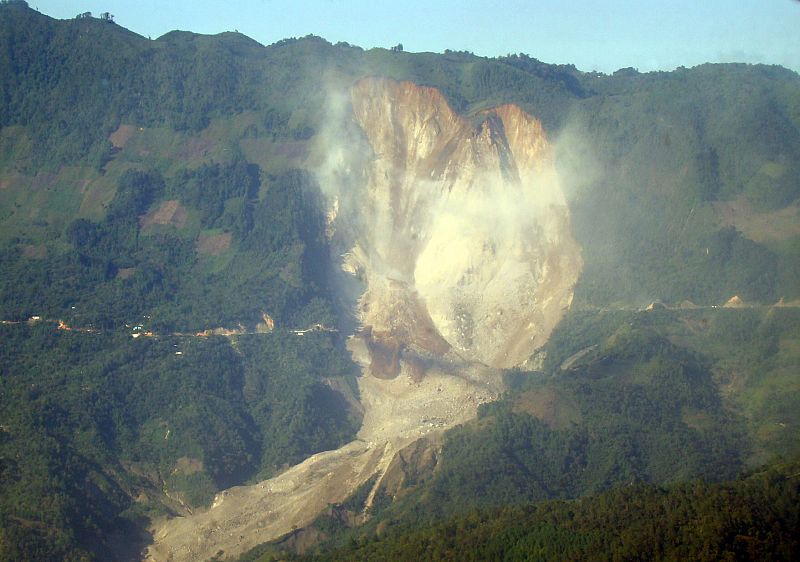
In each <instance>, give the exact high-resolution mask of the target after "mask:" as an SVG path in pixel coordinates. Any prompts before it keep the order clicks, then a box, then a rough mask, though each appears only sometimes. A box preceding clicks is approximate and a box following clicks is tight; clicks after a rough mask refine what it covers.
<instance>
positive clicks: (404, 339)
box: [147, 79, 581, 561]
mask: <svg viewBox="0 0 800 562" xmlns="http://www.w3.org/2000/svg"><path fill="white" fill-rule="evenodd" d="M350 100H351V101H350V108H351V109H352V117H351V119H352V118H353V117H354V118H355V123H356V124H357V126H358V127H359V131H358V132H357V134H358V135H359V139H358V140H355V141H354V142H353V143H350V142H347V141H346V140H345V142H342V143H341V145H340V146H338V147H337V148H338V154H339V155H340V156H342V157H341V158H340V160H339V162H338V165H336V166H328V167H325V166H321V167H320V170H319V174H318V175H319V176H320V185H321V186H322V187H323V190H324V191H326V195H327V196H328V197H329V201H330V204H331V211H330V212H329V213H328V218H329V224H328V233H329V243H330V247H331V253H332V258H333V259H332V261H333V263H334V264H335V265H336V267H337V270H338V273H337V275H338V283H339V284H338V289H339V292H340V297H341V300H342V302H343V303H345V306H344V307H343V310H342V311H343V314H344V315H350V316H351V319H354V320H355V324H356V330H355V334H354V335H353V336H351V337H350V338H349V339H348V341H347V346H348V349H349V351H350V353H351V355H352V357H353V359H354V360H355V361H356V362H357V363H358V364H359V365H360V366H361V367H362V376H361V377H360V378H359V382H358V384H359V399H360V402H361V405H362V407H363V411H364V418H363V424H362V427H361V430H360V431H359V433H358V438H357V440H355V441H353V442H351V443H349V444H347V445H345V446H343V447H341V448H340V449H337V450H335V451H328V452H325V453H319V454H317V455H314V456H313V457H311V458H309V459H307V460H306V461H304V462H302V463H300V464H299V465H297V466H294V467H292V468H290V469H288V470H287V471H285V472H284V473H282V474H280V475H279V476H277V477H275V478H272V479H270V480H267V481H264V482H261V483H259V484H256V485H253V486H240V487H236V488H233V489H231V490H228V491H225V492H222V493H221V494H219V495H218V496H217V497H216V499H215V501H214V503H213V505H212V507H211V508H209V509H208V510H205V511H202V512H197V513H195V514H193V515H190V516H187V517H177V518H173V519H171V520H167V521H161V522H159V523H157V524H156V525H155V526H154V528H153V537H154V540H155V543H154V544H153V545H152V546H151V547H150V548H149V549H148V552H147V560H149V561H165V560H171V561H178V560H198V559H207V558H210V557H212V556H214V555H215V554H217V553H218V552H219V551H224V553H225V555H227V556H231V555H237V554H240V553H242V552H244V551H246V550H247V549H249V548H252V547H253V546H255V545H257V544H259V543H263V542H266V541H269V540H274V539H276V538H278V537H280V536H282V535H285V534H287V533H289V532H290V531H292V530H293V529H295V528H298V527H302V526H305V525H308V524H309V523H311V522H312V521H313V520H314V518H315V517H316V516H317V515H318V514H319V513H320V512H321V511H322V510H323V509H324V508H325V507H327V506H328V505H329V504H332V503H338V502H342V501H343V500H344V499H346V498H347V497H348V496H349V495H350V494H352V493H353V492H354V491H355V490H356V489H358V488H359V487H360V486H362V485H364V484H365V483H366V482H368V481H370V480H371V479H372V478H373V477H375V476H377V478H376V479H375V480H374V484H372V487H371V490H370V493H369V495H368V497H367V500H366V506H367V507H368V506H369V505H370V504H371V501H372V498H374V496H375V494H376V493H377V491H378V490H381V489H387V486H388V487H389V488H396V487H397V486H399V482H398V478H400V479H402V476H401V475H400V473H398V470H399V469H398V466H400V465H402V464H403V463H404V462H406V461H405V460H404V457H403V456H402V455H401V456H399V457H398V452H399V451H403V450H404V449H406V447H408V446H409V445H411V444H413V443H415V442H416V441H417V440H418V439H420V438H421V437H423V436H431V437H433V438H435V436H436V434H438V433H440V432H442V431H444V430H445V429H447V428H451V427H454V426H456V425H458V424H462V423H464V422H466V421H468V420H470V419H472V418H474V417H475V415H476V413H477V409H478V406H479V405H480V404H483V403H487V402H491V401H494V400H497V399H498V398H499V396H500V393H501V392H502V391H503V388H504V387H503V382H502V377H501V375H500V372H499V370H498V367H510V366H513V365H517V364H519V363H522V362H524V361H525V360H526V359H527V358H528V357H529V356H530V355H531V354H532V353H533V351H534V350H535V349H536V348H537V347H538V346H540V345H542V344H543V343H544V342H545V341H546V339H547V337H548V335H549V332H550V331H551V330H552V329H553V327H554V326H555V324H556V323H557V322H558V320H559V319H560V317H561V315H562V314H563V313H564V311H565V309H566V308H567V307H568V306H569V304H570V301H571V296H572V287H573V285H574V283H575V280H576V279H577V276H578V274H579V273H580V268H581V257H580V250H579V248H578V246H577V244H576V243H575V242H574V240H573V239H572V237H571V235H570V232H569V215H568V211H567V208H566V205H565V203H564V197H563V193H561V191H560V186H559V181H558V176H557V173H556V172H555V169H554V166H553V161H552V154H551V149H550V146H549V143H548V140H547V138H546V135H545V134H544V132H543V130H542V127H541V124H540V123H539V122H538V121H537V120H536V119H534V118H532V117H530V116H528V115H526V114H525V113H524V112H522V111H521V110H520V109H519V108H516V107H514V106H504V107H501V108H498V109H495V110H489V111H484V112H481V113H480V114H478V115H476V116H474V118H475V119H477V124H474V122H473V120H468V119H466V118H464V117H461V116H459V115H458V114H456V113H455V112H454V111H453V110H452V109H451V108H450V107H449V105H448V104H447V102H446V101H445V99H444V97H443V96H442V95H441V94H440V93H439V92H438V91H436V90H435V89H433V88H424V87H419V86H416V85H414V84H412V83H410V82H395V81H391V80H383V79H370V80H362V81H360V82H358V83H356V85H355V86H354V87H353V88H352V90H351V94H350ZM337 126H340V125H339V124H334V125H333V127H337ZM339 138H345V139H346V137H342V136H339ZM340 142H341V141H340ZM328 148H330V147H328ZM348 295H349V296H350V300H349V301H348V300H347V299H348ZM407 451H412V453H408V452H407V453H406V454H411V455H412V456H413V448H412V449H409V450H407ZM429 461H430V462H429V463H428V464H431V462H433V459H429ZM387 474H388V477H387V476H386V475H387ZM385 477H386V481H385V482H384V478H385Z"/></svg>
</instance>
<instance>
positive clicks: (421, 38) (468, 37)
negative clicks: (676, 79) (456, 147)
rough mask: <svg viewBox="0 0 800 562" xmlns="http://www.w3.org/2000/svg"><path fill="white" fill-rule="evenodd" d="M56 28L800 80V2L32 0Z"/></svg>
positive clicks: (602, 68) (609, 69)
mask: <svg viewBox="0 0 800 562" xmlns="http://www.w3.org/2000/svg"><path fill="white" fill-rule="evenodd" d="M28 3H29V4H30V6H31V7H33V8H37V9H38V10H39V11H41V12H42V13H45V14H47V15H49V16H52V17H55V18H71V17H74V16H75V15H76V14H78V13H80V12H92V13H94V15H95V16H96V15H98V14H99V13H100V12H110V13H112V14H114V16H115V19H116V21H117V23H119V24H120V25H122V26H124V27H126V28H128V29H130V30H132V31H135V32H136V33H139V34H141V35H144V36H145V37H147V36H150V37H152V38H153V39H155V38H156V37H158V36H160V35H163V34H164V33H166V32H168V31H171V30H173V29H182V30H187V31H194V32H197V33H211V34H213V33H219V32H222V31H234V30H237V31H239V32H241V33H244V34H245V35H248V36H250V37H252V38H253V39H255V40H257V41H259V42H261V43H264V44H269V43H273V42H275V41H277V40H279V39H283V38H286V37H300V36H304V35H308V34H309V33H313V34H315V35H321V36H322V37H324V38H326V39H327V40H329V41H331V42H333V43H335V42H337V41H347V42H348V43H352V44H354V45H359V46H361V47H364V48H371V47H389V46H392V45H396V44H397V43H402V44H403V46H404V47H405V50H406V51H415V52H417V51H433V52H442V51H443V50H444V49H453V50H468V51H472V52H474V53H475V54H477V55H486V56H497V55H505V54H507V53H527V54H528V55H530V56H532V57H535V58H538V59H540V60H542V61H544V62H549V63H572V64H575V65H576V66H577V67H578V68H579V69H580V70H585V71H589V70H598V71H601V72H613V71H614V70H616V69H618V68H622V67H628V66H633V67H636V68H638V69H639V70H640V71H643V72H644V71H649V70H671V69H673V68H675V67H677V66H687V67H689V66H694V65H697V64H701V63H703V62H750V63H767V64H781V65H783V66H786V67H788V68H791V69H793V70H795V71H798V72H800V1H797V0H672V1H668V2H665V1H663V0H662V1H659V2H656V1H654V0H639V1H633V0H608V1H605V2H598V1H590V0H560V1H559V0H529V1H527V2H525V1H519V0H508V1H505V2H501V1H494V0H475V1H470V0H460V1H453V0H442V1H435V0H428V1H425V0H393V1H383V0H306V1H302V0H296V1H288V0H230V1H227V2H225V1H219V2H209V1H205V0H194V1H191V2H190V1H188V0H161V1H155V0H135V1H134V0H28Z"/></svg>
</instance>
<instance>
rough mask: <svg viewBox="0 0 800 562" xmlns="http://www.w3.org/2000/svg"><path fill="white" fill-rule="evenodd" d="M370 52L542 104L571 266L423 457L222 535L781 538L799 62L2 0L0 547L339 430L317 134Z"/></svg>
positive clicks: (50, 556) (79, 540) (211, 484)
mask: <svg viewBox="0 0 800 562" xmlns="http://www.w3.org/2000/svg"><path fill="white" fill-rule="evenodd" d="M374 75H381V76H387V77H391V78H394V79H398V80H412V81H414V82H416V83H418V84H423V85H428V86H434V87H436V88H438V89H439V90H440V91H442V92H443V93H444V95H445V96H446V98H447V100H448V102H449V103H450V104H451V106H452V107H453V108H454V109H456V110H457V111H459V112H461V113H463V114H465V115H473V114H474V113H476V112H478V111H480V110H482V109H485V108H488V107H492V106H496V105H498V104H502V103H516V104H519V105H520V106H521V107H522V108H523V109H524V110H526V111H527V112H529V113H530V114H531V115H534V116H536V117H537V118H539V119H540V120H541V121H542V123H543V125H544V127H545V129H546V131H547V134H548V136H550V138H551V139H552V140H553V144H554V147H555V149H554V150H555V154H554V158H555V160H556V164H557V167H558V169H559V172H560V173H561V175H562V177H563V178H564V184H565V185H564V191H565V193H566V194H567V199H568V201H567V202H568V205H569V208H570V213H571V215H572V217H571V221H572V228H573V232H574V236H575V238H576V240H577V241H578V243H579V244H580V245H581V247H582V257H583V261H584V270H583V273H582V275H581V277H580V279H579V281H578V284H577V286H576V288H575V298H574V301H573V306H572V308H571V310H570V312H569V313H568V314H567V316H566V317H565V318H564V320H563V321H562V322H561V324H560V325H559V326H558V327H557V329H556V330H555V332H554V333H553V335H552V336H551V338H550V340H549V341H548V343H547V345H546V346H545V348H544V349H543V350H542V351H543V353H542V354H541V357H543V361H541V362H540V364H538V365H537V366H536V367H535V368H534V367H530V368H526V369H522V368H520V369H513V370H509V371H507V372H505V373H504V377H505V381H506V386H507V389H508V390H507V393H506V394H505V395H504V396H503V397H502V398H501V399H500V400H499V401H497V402H495V403H491V404H486V405H483V406H482V407H481V409H480V411H479V415H478V418H477V419H476V420H474V421H472V422H469V423H466V424H464V425H462V426H460V427H456V428H454V429H452V430H451V431H448V432H447V433H446V434H445V435H444V436H443V437H442V439H441V442H440V443H434V442H431V443H429V444H425V445H421V446H429V447H432V448H433V449H435V451H436V454H435V455H434V456H435V458H436V459H437V462H436V464H435V466H434V467H415V466H408V467H406V469H405V470H406V473H404V474H403V478H402V479H401V480H402V484H397V481H394V482H388V481H387V482H386V483H383V484H382V485H381V486H380V487H379V490H378V493H377V495H376V498H375V503H374V504H373V507H372V508H371V509H370V510H369V512H368V517H367V518H366V520H365V521H364V524H363V525H362V526H355V527H354V526H353V525H352V521H353V520H354V519H355V517H354V514H358V513H361V511H362V508H363V505H364V501H365V498H366V494H367V493H368V492H369V487H368V486H365V487H362V489H361V490H359V492H357V493H356V494H355V495H354V496H353V497H352V498H350V500H348V501H347V502H345V503H343V504H342V505H332V506H330V508H329V510H328V511H327V512H326V513H323V514H322V515H321V516H320V517H319V518H318V519H317V520H316V521H315V522H314V523H313V524H312V525H311V526H310V527H309V528H307V529H297V530H296V531H295V532H294V533H293V534H292V535H291V536H289V537H285V538H284V539H281V540H280V541H278V542H276V543H274V544H270V545H266V546H262V547H258V548H257V549H256V550H254V551H252V552H250V553H248V554H246V555H245V556H244V557H243V558H242V559H243V560H262V559H263V560H271V559H294V558H295V557H301V556H302V555H304V554H307V555H309V556H312V558H315V559H316V558H320V559H331V560H334V559H335V560H340V559H342V560H344V559H350V560H370V559H392V560H402V559H413V558H419V559H432V560H451V559H452V560H469V559H498V560H499V559H503V560H516V559H536V560H539V559H541V560H558V559H563V560H581V559H609V560H623V559H624V560H628V559H664V560H670V559H672V560H677V559H698V560H702V559H708V560H720V559H731V560H756V559H775V560H784V559H785V560H788V559H792V558H794V557H796V556H792V555H793V554H795V555H796V552H797V550H798V536H797V529H798V528H800V525H798V513H797V505H798V502H797V499H798V498H797V483H798V478H797V472H798V470H800V469H798V465H797V458H798V457H797V455H798V454H800V440H799V438H798V435H797V432H796V431H795V429H794V428H796V427H797V426H798V425H800V408H798V407H797V405H798V403H799V401H798V398H799V394H798V393H800V385H798V379H797V366H798V365H800V312H798V309H797V308H796V307H795V305H796V302H794V304H793V301H797V300H798V299H800V281H799V280H800V231H798V230H797V224H796V220H795V219H792V217H793V216H796V215H792V214H791V212H792V209H795V210H796V206H797V202H798V197H800V76H798V75H797V74H796V73H794V72H791V71H788V70H786V69H783V68H780V67H773V66H764V65H739V64H735V65H734V64H731V65H729V64H726V65H717V64H708V65H702V66H698V67H695V68H691V69H686V68H679V69H677V70H675V71H674V72H653V73H639V72H637V71H636V70H634V69H623V70H620V71H618V72H616V73H614V74H610V75H605V74H599V73H587V72H581V71H579V70H578V69H576V68H575V67H574V66H570V65H551V64H546V63H543V62H541V61H538V60H536V59H534V58H532V57H530V56H528V55H525V54H521V53H520V54H513V55H508V56H505V57H498V58H486V57H479V56H475V55H473V54H471V53H468V52H463V51H449V50H448V51H446V52H445V53H443V54H435V53H409V52H403V51H402V49H380V48H376V49H370V50H364V49H361V48H359V47H356V46H352V45H349V44H346V43H338V44H331V43H329V42H328V41H326V40H324V39H322V38H320V37H316V36H307V37H303V38H287V39H285V40H282V41H279V42H277V43H275V44H272V45H268V46H263V45H260V44H259V43H257V42H256V41H254V40H252V39H249V38H248V37H245V36H244V35H241V34H238V33H223V34H220V35H215V36H206V35H199V34H194V33H190V32H185V31H174V32H170V33H167V34H166V35H164V36H162V37H159V38H157V39H153V40H151V39H148V38H144V37H142V36H139V35H137V34H136V33H133V32H132V31H129V30H126V29H124V28H123V27H121V26H119V25H117V24H115V23H113V22H111V21H107V20H104V19H102V18H92V17H81V18H76V19H73V20H55V19H52V18H49V17H47V16H44V15H42V14H40V13H38V12H37V11H36V10H34V9H31V8H30V7H28V6H27V4H26V3H25V2H2V3H0V100H2V103H0V273H2V274H1V275H0V321H2V324H0V560H14V561H17V560H19V561H22V560H43V561H46V560H53V561H56V560H68V561H84V560H133V559H138V558H137V557H138V556H139V552H140V549H141V548H142V547H143V546H144V545H146V544H147V543H148V541H149V540H150V537H149V536H148V533H147V529H148V525H149V523H150V521H151V520H152V519H153V518H156V517H160V516H164V515H177V514H179V513H186V512H188V511H189V510H196V509H202V508H203V507H204V506H208V505H209V504H210V503H211V502H212V501H213V498H214V496H215V494H216V493H217V492H218V491H220V490H222V489H224V488H227V487H230V486H234V485H239V484H244V483H252V482H256V481H258V480H261V479H264V478H267V477H270V476H272V475H275V474H277V473H279V472H280V471H281V470H283V469H284V468H286V467H288V466H291V465H293V464H296V463H298V462H300V461H302V460H303V459H305V458H307V457H308V456H309V455H311V454H314V453H316V452H319V451H324V450H328V449H333V448H336V447H338V446H340V445H342V444H343V443H346V442H348V441H350V440H352V439H354V438H355V436H356V433H357V431H358V429H359V426H360V423H361V420H360V419H359V413H358V408H357V407H354V404H353V402H354V400H355V398H354V397H357V394H358V385H357V381H356V378H357V376H358V374H359V370H358V368H357V366H356V365H355V364H354V363H353V362H352V360H351V358H350V355H349V353H348V352H347V351H346V349H345V341H344V339H345V336H346V335H347V334H344V333H339V332H338V331H337V328H338V326H337V316H336V314H335V306H334V302H333V298H332V295H331V287H330V283H331V282H330V279H329V278H328V272H329V270H330V263H329V262H330V259H331V258H330V255H329V248H328V246H327V239H326V236H325V208H324V202H323V200H322V196H321V191H322V190H323V188H324V186H320V185H319V183H318V181H319V180H318V179H317V178H316V177H315V175H314V174H313V162H314V158H318V157H319V155H318V154H317V153H316V152H315V150H318V149H317V148H316V144H315V139H317V138H318V136H319V135H320V133H321V132H322V131H323V130H324V128H325V123H326V111H327V108H328V105H327V97H326V96H327V95H328V93H329V92H330V90H331V89H332V88H333V89H336V88H339V89H342V91H344V90H345V89H346V88H348V87H349V86H350V85H351V84H352V83H353V82H355V81H356V80H357V79H359V78H362V77H364V76H374ZM786 217H789V218H788V219H787V218H786ZM733 296H738V297H739V298H740V299H741V301H742V302H743V305H742V307H740V308H726V307H723V304H724V303H725V302H726V301H728V299H730V298H731V297H733ZM780 300H783V302H782V303H781V304H783V305H785V306H772V305H774V304H775V303H777V302H778V301H780ZM654 301H656V302H660V301H663V303H666V304H665V306H656V307H655V308H654V309H653V310H649V311H645V310H643V309H644V307H645V306H646V305H647V304H649V303H651V302H654ZM59 324H60V327H59ZM314 326H321V327H323V328H324V329H322V330H317V331H311V332H308V333H304V335H302V336H301V335H299V334H298V333H297V331H299V330H305V329H307V328H311V327H314ZM219 334H227V336H222V335H219ZM133 336H136V337H133ZM342 389H345V390H342ZM374 483H375V481H371V482H370V484H374ZM664 521H668V522H669V525H666V524H664ZM304 536H308V537H312V536H313V537H315V538H314V540H313V541H312V542H314V543H315V545H316V546H314V547H312V548H311V549H310V550H308V551H307V552H305V553H303V552H300V550H303V549H299V548H298V547H297V545H298V544H305V543H304V541H303V540H300V537H304ZM470 557H472V558H470Z"/></svg>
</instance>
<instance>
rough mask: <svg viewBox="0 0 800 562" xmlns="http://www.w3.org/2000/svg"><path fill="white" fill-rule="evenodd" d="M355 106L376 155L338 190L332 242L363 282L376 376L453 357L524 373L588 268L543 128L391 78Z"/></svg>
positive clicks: (362, 94)
mask: <svg viewBox="0 0 800 562" xmlns="http://www.w3.org/2000/svg"><path fill="white" fill-rule="evenodd" d="M351 103H352V110H353V115H354V117H355V122H356V123H357V125H358V126H359V127H360V129H361V130H362V131H363V135H364V136H365V137H366V143H367V145H368V151H369V152H370V155H369V157H368V158H367V159H365V160H361V161H360V162H361V163H360V166H362V168H363V170H362V173H360V174H359V173H355V174H353V173H351V174H350V177H351V178H352V177H356V178H358V180H357V181H355V182H351V183H350V184H349V185H348V186H347V187H346V188H342V189H347V190H349V191H350V193H349V194H348V195H349V196H348V197H347V201H348V202H349V206H350V207H351V208H350V209H340V208H338V207H337V212H336V215H335V216H336V218H335V219H334V224H333V230H332V233H333V238H334V244H337V243H338V244H339V249H341V250H342V251H344V254H345V263H344V264H343V268H344V269H345V270H347V271H349V272H351V273H352V274H354V275H355V276H357V277H358V278H359V279H361V281H363V283H364V290H363V293H362V294H361V298H360V299H359V303H358V307H357V315H358V318H359V320H360V322H361V323H362V325H363V326H365V327H368V328H369V331H368V335H369V338H370V341H371V344H370V349H371V350H372V349H375V350H377V351H376V353H375V354H374V361H373V368H372V371H373V374H376V375H379V376H384V377H387V376H388V377H391V376H394V375H395V374H396V373H397V372H399V365H398V361H400V360H401V358H403V357H411V356H413V355H415V354H416V355H422V356H430V355H434V356H436V355H442V354H444V353H445V352H447V351H448V349H449V348H452V350H453V351H455V352H456V353H457V354H458V355H460V356H461V357H463V358H464V359H467V360H471V361H478V362H481V363H484V364H486V365H489V366H492V367H502V368H508V367H512V366H515V365H518V364H520V363H522V362H523V361H525V360H526V359H527V358H528V357H530V355H531V354H532V353H533V351H534V350H535V349H536V348H537V347H539V346H541V345H542V344H543V343H544V342H545V341H546V340H547V337H548V336H549V334H550V332H551V330H552V329H553V327H554V326H555V324H556V323H557V322H558V320H559V319H560V318H561V316H562V314H563V311H564V309H565V308H567V307H568V306H569V304H570V302H571V299H572V290H573V286H574V284H575V281H576V279H577V277H578V274H579V273H580V269H581V265H582V261H581V257H580V249H579V247H578V245H577V244H576V242H575V240H574V239H573V238H572V236H571V234H570V230H569V213H568V210H567V206H566V203H565V200H564V195H563V193H562V191H561V187H560V185H559V179H558V175H557V173H556V171H555V167H554V164H553V156H552V151H551V147H550V144H549V142H548V140H547V136H546V135H545V133H544V131H543V129H542V126H541V124H540V123H539V121H537V120H536V119H534V118H533V117H531V116H529V115H527V114H526V113H524V112H523V111H522V110H521V109H519V108H518V107H516V106H513V105H504V106H502V107H498V108H495V109H491V110H486V111H482V112H480V113H478V114H476V115H473V116H472V117H471V118H470V119H465V118H463V117H461V116H459V115H458V114H456V113H455V112H454V111H453V110H452V109H451V108H450V107H449V105H448V104H447V102H446V100H445V99H444V97H443V96H442V95H441V94H440V93H439V92H438V91H437V90H435V89H433V88H426V87H420V86H417V85H415V84H412V83H409V82H395V81H392V80H387V79H365V80H362V81H360V82H358V83H357V84H356V85H355V86H354V87H353V89H352V96H351ZM353 150H359V149H358V148H353ZM351 161H352V162H356V161H357V159H356V158H351ZM351 171H352V170H351ZM355 171H356V172H358V171H359V170H355ZM342 189H340V191H341V190H342ZM337 205H339V201H338V200H337ZM340 219H341V220H344V221H347V222H348V224H347V226H345V227H344V229H337V228H336V226H337V225H336V224H335V223H336V221H338V220H340ZM337 238H338V240H337ZM404 351H405V352H406V353H405V355H404Z"/></svg>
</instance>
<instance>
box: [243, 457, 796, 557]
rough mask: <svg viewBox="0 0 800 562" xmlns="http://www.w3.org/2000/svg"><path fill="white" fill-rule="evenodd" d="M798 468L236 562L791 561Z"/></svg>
mask: <svg viewBox="0 0 800 562" xmlns="http://www.w3.org/2000/svg"><path fill="white" fill-rule="evenodd" d="M799 470H800V464H798V463H797V462H794V463H776V464H773V465H771V466H768V467H766V468H764V469H761V470H759V471H758V472H755V473H752V474H750V475H748V476H747V477H744V478H742V479H739V480H735V481H730V482H725V483H720V484H707V483H704V482H701V481H695V482H691V483H685V484H680V485H675V486H671V487H667V488H663V487H657V486H652V485H641V484H639V485H634V486H630V487H626V488H619V489H616V490H614V491H612V492H607V493H604V494H601V495H597V496H590V497H587V498H584V499H582V500H579V501H548V502H542V503H537V504H527V505H522V506H514V507H505V508H498V509H493V510H477V511H473V512H471V513H469V514H467V515H462V516H459V517H454V518H450V519H448V520H445V521H440V522H436V523H433V524H431V525H430V526H425V527H419V526H412V527H400V528H389V529H387V530H384V531H383V533H382V534H381V535H380V536H376V537H373V538H370V539H367V540H362V541H361V542H356V541H353V542H352V543H350V544H349V545H347V546H345V547H341V548H339V549H336V550H333V551H332V552H330V553H327V554H322V555H313V556H306V557H300V556H287V555H285V554H281V555H279V556H276V555H275V554H274V553H268V554H264V555H263V556H261V557H258V556H257V553H253V554H254V556H252V557H243V558H242V559H243V560H264V561H266V560H276V559H289V560H330V561H333V560H359V561H361V560H364V561H366V560H442V561H444V560H698V561H699V560H708V561H711V560H787V561H788V560H794V559H795V557H796V555H797V552H798V549H800V533H799V532H798V528H800V510H798V500H799V499H800V480H799V479H798V471H799Z"/></svg>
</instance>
